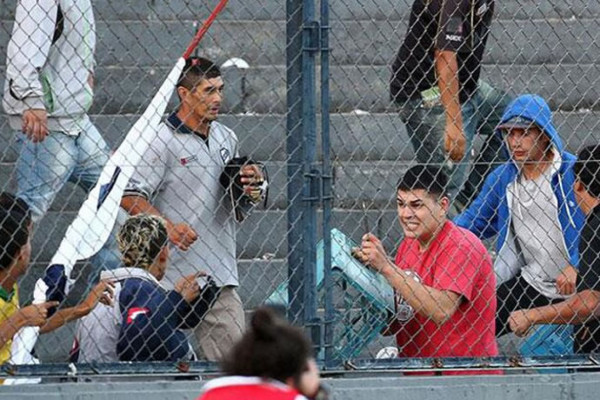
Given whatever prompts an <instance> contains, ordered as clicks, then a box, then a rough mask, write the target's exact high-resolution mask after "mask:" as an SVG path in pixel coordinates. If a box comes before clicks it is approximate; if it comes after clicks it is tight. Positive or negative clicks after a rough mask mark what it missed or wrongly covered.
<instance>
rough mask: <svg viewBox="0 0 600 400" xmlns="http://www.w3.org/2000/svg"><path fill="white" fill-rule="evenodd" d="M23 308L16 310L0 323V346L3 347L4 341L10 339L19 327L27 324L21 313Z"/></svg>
mask: <svg viewBox="0 0 600 400" xmlns="http://www.w3.org/2000/svg"><path fill="white" fill-rule="evenodd" d="M23 310H25V309H24V308H23V309H21V310H19V311H17V312H16V313H14V314H13V315H11V316H10V317H9V318H8V319H6V320H5V321H4V322H3V323H1V324H0V347H4V345H6V343H8V342H9V341H11V340H12V338H13V337H14V336H15V335H16V334H17V332H18V331H19V329H21V328H23V327H25V326H27V323H26V321H25V318H24V317H23V315H22V311H23Z"/></svg>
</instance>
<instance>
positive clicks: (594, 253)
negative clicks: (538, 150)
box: [509, 145, 600, 353]
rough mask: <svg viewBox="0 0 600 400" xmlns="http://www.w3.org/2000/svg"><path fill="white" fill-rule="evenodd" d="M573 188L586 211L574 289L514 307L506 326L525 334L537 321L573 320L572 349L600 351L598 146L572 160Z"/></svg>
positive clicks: (599, 148)
mask: <svg viewBox="0 0 600 400" xmlns="http://www.w3.org/2000/svg"><path fill="white" fill-rule="evenodd" d="M574 170H575V184H574V192H575V197H576V198H577V202H578V204H579V205H580V207H581V209H582V210H583V212H584V213H585V214H586V215H587V218H586V220H585V224H584V226H583V229H582V231H581V239H580V243H579V254H580V258H579V274H578V275H577V293H575V294H574V295H573V296H571V297H569V298H568V299H567V300H565V301H562V302H560V303H555V304H551V305H547V306H543V307H537V308H531V309H524V310H517V311H514V312H513V313H511V315H510V318H509V324H510V329H511V330H512V331H513V332H515V333H516V334H517V335H518V336H523V335H526V334H527V332H528V331H529V329H530V328H532V327H533V326H535V325H538V324H574V325H578V326H576V328H575V348H574V350H575V352H577V353H592V352H594V353H597V352H598V351H600V314H599V313H598V310H599V307H600V257H598V252H599V251H600V146H599V145H595V146H589V147H586V148H584V149H583V150H581V151H580V152H579V157H578V159H577V161H576V162H575V167H574Z"/></svg>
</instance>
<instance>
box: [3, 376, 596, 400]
mask: <svg viewBox="0 0 600 400" xmlns="http://www.w3.org/2000/svg"><path fill="white" fill-rule="evenodd" d="M369 375H370V376H364V375H359V376H353V375H352V374H348V375H346V376H340V377H338V378H329V379H324V383H325V384H326V385H327V386H328V387H330V388H331V393H332V396H331V398H332V399H334V400H342V399H344V400H345V399H348V400H371V399H373V398H381V399H390V400H396V399H398V400H413V399H415V400H416V399H423V398H427V399H445V400H469V399H474V400H479V399H487V400H505V399H506V400H512V399H515V400H520V399H524V398H527V399H528V400H564V399H570V400H584V399H586V400H587V399H591V398H594V397H595V392H596V391H597V387H598V384H599V382H600V376H599V374H598V373H574V374H565V375H504V376H480V377H477V378H476V379H474V378H473V377H418V378H417V377H411V378H408V377H392V376H390V374H387V373H379V374H378V373H372V374H369ZM202 385H203V382H198V381H172V380H170V381H169V380H164V379H163V380H160V379H159V380H156V379H155V378H146V379H144V378H137V379H136V381H134V382H124V381H118V382H112V383H111V382H107V383H61V384H50V383H49V384H45V385H23V386H2V387H0V395H3V396H7V398H8V397H10V398H11V399H16V400H21V399H50V400H71V399H73V400H75V399H81V398H82V397H85V398H86V399H88V400H100V399H106V398H110V399H111V400H130V399H132V398H144V399H146V400H159V399H169V400H179V399H181V400H183V399H186V400H191V399H195V398H197V397H198V395H199V394H200V391H201V388H202Z"/></svg>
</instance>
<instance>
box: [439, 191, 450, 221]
mask: <svg viewBox="0 0 600 400" xmlns="http://www.w3.org/2000/svg"><path fill="white" fill-rule="evenodd" d="M439 203H440V206H441V207H442V212H443V215H441V216H442V217H443V216H445V215H446V214H448V210H449V209H450V199H449V198H448V197H446V196H442V197H441V198H440V200H439Z"/></svg>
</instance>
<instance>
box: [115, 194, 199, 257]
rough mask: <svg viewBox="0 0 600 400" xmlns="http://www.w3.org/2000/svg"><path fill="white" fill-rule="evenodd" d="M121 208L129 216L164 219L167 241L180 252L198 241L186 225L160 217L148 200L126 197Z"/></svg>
mask: <svg viewBox="0 0 600 400" xmlns="http://www.w3.org/2000/svg"><path fill="white" fill-rule="evenodd" d="M121 207H122V208H123V209H124V210H125V211H127V212H128V213H129V214H130V215H137V214H142V213H145V214H152V215H158V216H160V217H162V218H164V220H165V222H166V223H167V232H168V234H169V240H170V241H171V243H173V244H174V245H175V246H177V247H179V248H180V249H181V250H184V251H185V250H188V249H189V247H190V246H191V245H192V243H194V242H195V241H196V240H197V239H198V234H197V233H196V231H194V230H193V229H192V227H190V226H189V225H188V224H186V223H184V222H180V223H173V222H172V221H171V220H169V219H168V218H166V217H165V216H163V215H161V213H160V211H158V210H157V209H156V208H155V207H154V206H153V205H152V204H150V202H149V201H148V200H146V198H145V197H143V196H136V195H128V196H124V197H123V198H122V199H121Z"/></svg>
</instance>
